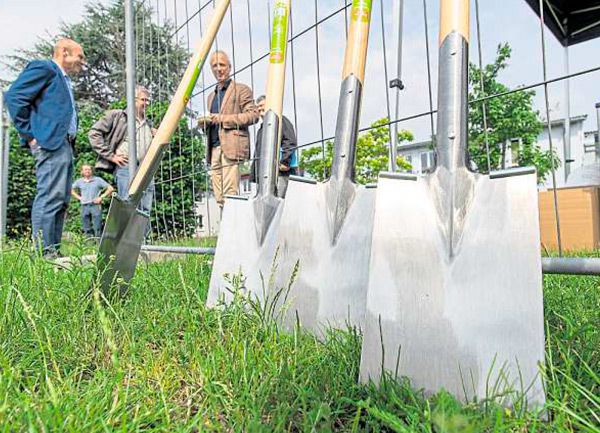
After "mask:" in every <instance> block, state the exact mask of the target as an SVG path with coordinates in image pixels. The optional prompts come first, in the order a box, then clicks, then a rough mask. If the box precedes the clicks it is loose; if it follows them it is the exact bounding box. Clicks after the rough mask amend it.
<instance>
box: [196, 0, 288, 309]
mask: <svg viewBox="0 0 600 433" xmlns="http://www.w3.org/2000/svg"><path fill="white" fill-rule="evenodd" d="M289 12H290V0H277V2H276V3H275V5H274V14H273V16H274V20H273V32H272V37H271V52H270V56H269V72H268V77H267V94H266V101H265V115H264V119H263V134H262V142H261V147H260V155H259V160H258V162H259V164H258V191H257V194H256V196H254V197H252V198H250V199H247V198H241V197H237V196H228V197H227V200H226V202H225V206H224V209H223V218H222V220H221V227H220V229H219V240H218V242H217V248H216V252H215V259H214V262H213V268H212V274H211V278H210V286H209V291H208V298H207V305H208V306H214V305H216V304H217V302H219V301H223V302H226V303H227V302H229V301H230V300H231V298H232V292H231V291H230V290H228V287H229V286H230V285H231V284H230V282H229V281H228V276H227V275H230V274H238V273H241V274H242V275H243V276H244V278H245V284H244V290H245V291H246V293H245V295H246V296H250V297H253V298H255V299H258V300H259V301H260V302H262V301H263V299H264V297H265V296H264V295H265V292H266V290H264V289H263V287H264V284H265V283H264V282H263V280H262V279H263V276H267V277H268V275H269V272H270V269H271V267H272V265H273V256H274V253H275V250H276V245H275V242H276V240H277V232H278V228H279V219H280V217H281V210H282V208H283V206H282V203H283V200H281V199H280V198H278V197H277V195H276V191H275V188H276V185H277V175H278V173H279V145H280V142H281V134H282V120H281V113H282V111H283V89H284V84H285V64H286V51H287V33H288V19H289Z"/></svg>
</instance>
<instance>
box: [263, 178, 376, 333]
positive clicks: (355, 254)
mask: <svg viewBox="0 0 600 433" xmlns="http://www.w3.org/2000/svg"><path fill="white" fill-rule="evenodd" d="M328 189H329V188H328V186H327V183H318V184H313V183H307V182H303V181H297V180H293V179H291V180H290V184H289V187H288V192H287V196H286V199H285V206H284V210H283V215H282V217H281V224H280V227H279V239H278V242H277V245H278V246H279V257H278V262H279V267H278V272H277V276H276V280H275V281H276V285H275V287H276V288H278V289H281V288H287V287H288V286H289V285H290V277H291V275H292V273H293V271H294V268H295V266H296V264H297V263H298V264H299V271H298V274H297V276H296V280H295V282H293V284H292V285H291V288H290V291H289V293H288V294H287V298H285V299H282V302H281V304H280V308H283V310H282V311H283V312H284V318H283V322H284V325H285V326H286V327H288V328H291V327H293V326H294V325H295V322H296V317H297V318H298V319H299V321H300V324H301V325H302V326H303V327H305V328H307V329H309V330H311V331H313V332H314V333H315V334H317V335H322V332H323V331H324V330H325V328H327V327H329V326H330V327H333V328H338V329H339V328H342V329H345V328H346V327H347V326H348V325H354V326H358V327H360V326H362V322H363V318H364V312H365V301H366V287H367V283H368V274H369V269H368V268H369V252H370V245H371V224H372V217H373V205H374V201H375V190H374V189H371V188H365V187H362V186H356V185H355V189H356V190H355V195H354V198H353V201H352V204H351V205H350V206H349V208H348V209H347V213H346V216H345V218H344V220H343V223H342V226H341V228H338V229H335V228H334V227H332V224H331V220H330V213H329V207H328V200H327V199H328V196H330V194H331V191H329V192H328ZM334 229H335V230H337V231H338V233H337V235H336V236H332V232H331V231H332V230H334ZM333 238H335V242H332V239H333ZM282 298H283V297H282ZM283 303H285V305H284V304H283Z"/></svg>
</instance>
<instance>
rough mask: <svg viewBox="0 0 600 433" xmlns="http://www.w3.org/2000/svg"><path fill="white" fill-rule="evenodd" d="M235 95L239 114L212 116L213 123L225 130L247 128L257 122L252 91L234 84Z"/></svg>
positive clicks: (257, 117)
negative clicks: (220, 125) (218, 124)
mask: <svg viewBox="0 0 600 433" xmlns="http://www.w3.org/2000/svg"><path fill="white" fill-rule="evenodd" d="M233 91H234V92H236V91H237V92H238V93H237V101H238V104H239V106H240V111H241V112H240V113H236V114H214V115H213V118H214V123H220V124H222V126H223V128H225V129H238V128H247V127H248V126H250V125H253V124H255V123H256V122H258V119H259V117H260V116H259V114H258V108H256V104H255V103H254V96H253V95H252V90H250V88H249V87H248V86H246V85H244V84H241V85H240V84H236V88H235V89H233Z"/></svg>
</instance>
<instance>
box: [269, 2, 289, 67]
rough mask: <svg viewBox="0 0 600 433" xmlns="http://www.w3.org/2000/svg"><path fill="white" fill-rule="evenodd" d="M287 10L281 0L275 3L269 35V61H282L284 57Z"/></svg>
mask: <svg viewBox="0 0 600 433" xmlns="http://www.w3.org/2000/svg"><path fill="white" fill-rule="evenodd" d="M288 16H289V10H288V7H287V4H286V3H285V2H283V1H278V2H277V3H275V12H274V18H273V33H272V35H271V55H270V56H269V61H270V62H271V63H283V61H284V59H285V48H286V45H287V27H288Z"/></svg>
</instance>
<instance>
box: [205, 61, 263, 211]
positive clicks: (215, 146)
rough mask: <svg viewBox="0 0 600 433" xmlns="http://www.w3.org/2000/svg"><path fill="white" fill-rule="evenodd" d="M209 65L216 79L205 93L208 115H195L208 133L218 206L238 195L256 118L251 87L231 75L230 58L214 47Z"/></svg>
mask: <svg viewBox="0 0 600 433" xmlns="http://www.w3.org/2000/svg"><path fill="white" fill-rule="evenodd" d="M210 67H211V69H212V72H213V75H214V76H215V78H216V79H217V85H216V86H215V90H214V92H211V93H210V95H209V96H208V108H209V110H210V115H207V116H203V117H201V118H200V119H198V126H199V127H200V128H202V129H204V131H205V133H206V137H207V145H206V151H207V152H206V159H207V161H208V164H209V165H210V169H211V180H212V187H213V192H214V194H215V198H216V200H217V203H218V204H219V206H220V207H221V208H223V204H224V202H225V198H224V196H225V195H238V193H239V184H240V168H239V166H240V164H241V163H243V162H244V161H246V160H248V159H249V158H250V137H249V134H248V127H249V126H250V125H252V124H254V123H256V122H257V121H258V119H259V117H260V116H259V114H258V109H257V107H256V105H255V103H254V96H253V95H252V90H251V89H250V88H249V87H248V86H246V85H245V84H240V83H236V82H235V81H234V80H232V79H231V78H230V74H231V62H230V61H229V57H228V56H227V54H226V53H224V52H223V51H215V52H214V53H213V55H212V56H211V58H210Z"/></svg>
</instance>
